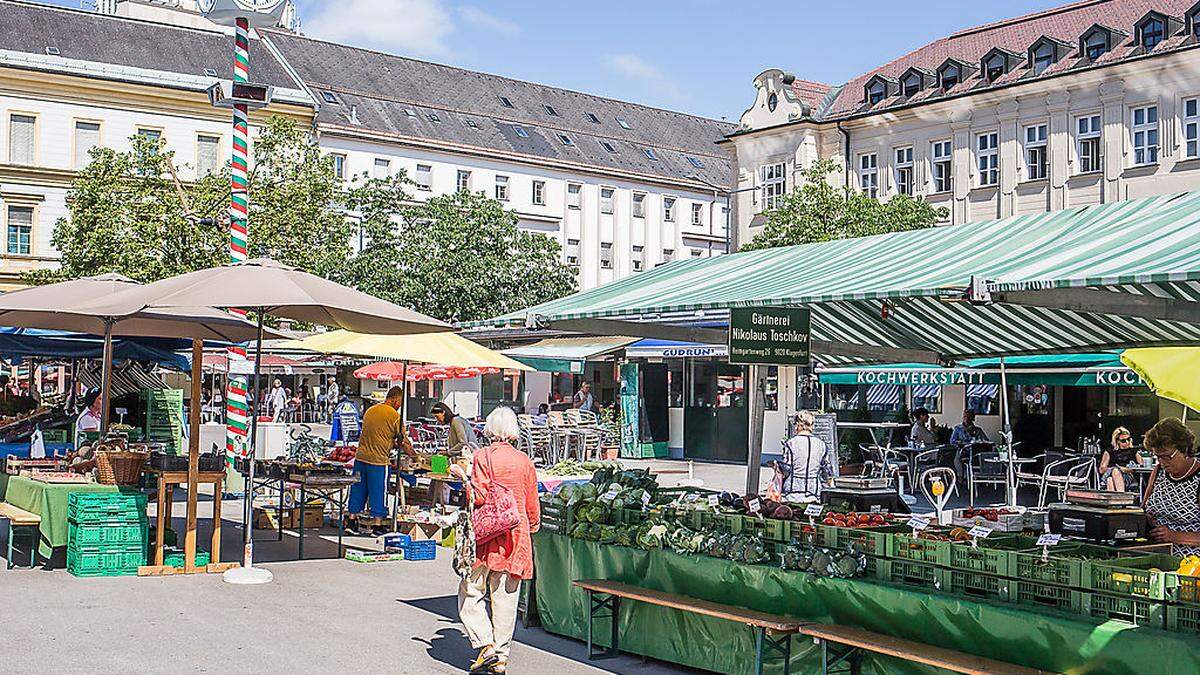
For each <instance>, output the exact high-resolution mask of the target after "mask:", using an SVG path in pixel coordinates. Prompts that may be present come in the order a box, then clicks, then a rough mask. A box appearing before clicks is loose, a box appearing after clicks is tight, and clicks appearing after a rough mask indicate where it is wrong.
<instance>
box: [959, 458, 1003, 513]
mask: <svg viewBox="0 0 1200 675" xmlns="http://www.w3.org/2000/svg"><path fill="white" fill-rule="evenodd" d="M994 459H1000V453H999V452H995V451H986V452H976V453H974V454H973V456H972V457H971V461H970V463H968V464H967V487H968V490H969V499H970V505H971V507H972V508H973V507H974V506H975V493H976V491H977V490H976V486H977V485H999V486H1006V485H1008V476H1007V475H1006V472H1007V471H1008V466H1007V465H1005V464H1004V463H1002V462H993V461H989V460H994Z"/></svg>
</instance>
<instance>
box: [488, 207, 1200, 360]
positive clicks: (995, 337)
mask: <svg viewBox="0 0 1200 675" xmlns="http://www.w3.org/2000/svg"><path fill="white" fill-rule="evenodd" d="M972 277H977V278H981V279H986V280H989V281H991V282H994V283H993V284H992V285H991V288H992V290H993V292H996V293H999V292H1006V291H1007V292H1009V293H1010V294H1011V293H1012V292H1014V291H1030V290H1032V291H1040V290H1044V289H1069V288H1094V289H1103V290H1108V291H1114V292H1116V293H1124V294H1133V295H1137V296H1153V297H1157V298H1173V299H1180V300H1186V301H1197V300H1200V193H1183V194H1176V195H1167V196H1160V197H1151V198H1146V199H1137V200H1130V201H1124V202H1114V203H1111V204H1103V205H1099V206H1090V207H1080V208H1073V209H1067V210H1064V211H1058V212H1051V213H1043V214H1035V215H1024V216H1015V217H1011V218H1004V219H1000V220H993V221H986V222H980V223H966V224H963V225H956V226H949V227H938V228H932V229H928V230H920V231H915V232H901V233H894V234H887V235H880V236H874V237H864V238H860V239H846V240H839V241H832V242H824V243H818V244H806V245H801V246H791V247H783V248H775V249H769V250H764V251H752V252H746V253H735V254H732V255H724V256H717V257H713V258H697V259H687V260H680V261H677V262H673V263H670V264H667V265H663V266H660V267H657V268H655V269H653V270H651V271H648V272H645V273H642V274H636V275H633V276H630V277H627V278H625V279H621V280H618V281H615V282H612V283H610V284H606V285H604V286H600V287H598V288H594V289H591V290H588V291H584V292H581V293H577V294H574V295H571V296H568V297H565V298H561V299H559V300H554V301H551V302H547V303H543V304H541V305H537V306H535V307H531V308H529V309H526V310H523V311H520V312H514V313H512V314H508V315H505V316H501V317H497V318H495V319H491V320H488V321H484V322H477V323H474V324H468V325H474V326H485V325H486V326H509V325H517V324H521V325H524V324H525V322H526V318H527V317H529V316H531V315H532V316H534V317H536V318H537V319H539V320H541V321H546V322H553V321H556V320H558V321H562V320H570V319H620V320H628V321H655V322H658V323H675V324H688V325H695V324H707V325H714V324H715V325H723V324H724V322H726V321H727V313H728V309H729V308H731V307H746V306H807V307H810V308H811V309H812V335H813V339H814V340H828V341H834V342H842V343H850V344H857V345H870V346H879V347H888V348H915V349H926V350H930V351H934V352H937V353H938V354H940V355H943V356H944V357H945V358H948V359H959V358H971V357H985V356H994V355H1013V354H1035V353H1046V352H1078V351H1100V350H1104V349H1117V348H1123V347H1128V346H1133V345H1141V346H1161V345H1171V344H1200V326H1197V325H1194V324H1191V323H1186V322H1182V321H1167V320H1151V319H1147V318H1138V317H1131V316H1126V315H1118V314H1105V313H1098V312H1094V311H1087V309H1086V308H1083V309H1076V310H1069V309H1048V308H1045V307H1037V306H1031V305H1029V304H1003V303H993V304H987V305H974V304H970V303H967V302H964V301H962V298H963V293H964V289H965V288H966V287H967V286H968V285H969V284H970V282H971V279H972ZM884 301H887V303H888V304H889V305H891V307H890V311H889V316H888V317H887V318H886V319H885V318H882V316H881V314H882V306H883V304H884Z"/></svg>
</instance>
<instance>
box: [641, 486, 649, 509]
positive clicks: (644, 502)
mask: <svg viewBox="0 0 1200 675" xmlns="http://www.w3.org/2000/svg"><path fill="white" fill-rule="evenodd" d="M649 503H650V493H649V492H646V491H645V490H642V506H646V505H648V504H649Z"/></svg>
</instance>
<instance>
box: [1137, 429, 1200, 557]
mask: <svg viewBox="0 0 1200 675" xmlns="http://www.w3.org/2000/svg"><path fill="white" fill-rule="evenodd" d="M1144 443H1145V446H1146V449H1147V450H1150V451H1151V452H1153V453H1154V458H1155V460H1157V466H1155V467H1154V470H1153V471H1151V472H1150V483H1149V485H1148V486H1147V487H1146V498H1145V500H1144V501H1143V503H1142V508H1144V509H1145V510H1146V517H1147V519H1149V521H1150V527H1151V530H1150V539H1152V540H1153V541H1155V542H1158V543H1168V544H1171V555H1175V556H1188V555H1200V459H1197V458H1196V436H1195V434H1193V433H1192V431H1191V430H1190V429H1188V428H1187V427H1186V426H1184V424H1183V422H1181V421H1179V419H1178V418H1175V417H1166V418H1163V419H1161V420H1159V422H1158V424H1155V425H1154V426H1153V427H1151V428H1150V431H1147V432H1146V436H1145V440H1144Z"/></svg>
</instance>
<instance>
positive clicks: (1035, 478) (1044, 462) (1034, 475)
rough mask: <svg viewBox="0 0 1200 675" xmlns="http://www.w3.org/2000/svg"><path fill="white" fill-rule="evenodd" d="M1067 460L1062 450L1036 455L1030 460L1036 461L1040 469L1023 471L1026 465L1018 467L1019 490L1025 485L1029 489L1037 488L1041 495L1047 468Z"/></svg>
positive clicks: (1047, 451) (1052, 450)
mask: <svg viewBox="0 0 1200 675" xmlns="http://www.w3.org/2000/svg"><path fill="white" fill-rule="evenodd" d="M1014 445H1015V444H1014ZM1066 458H1067V456H1066V454H1065V453H1063V452H1062V451H1061V450H1055V449H1053V448H1051V449H1047V450H1045V451H1043V452H1042V453H1041V454H1038V455H1034V456H1033V457H1031V458H1030V459H1032V460H1035V461H1036V462H1037V466H1038V467H1040V468H1035V469H1033V470H1025V469H1022V468H1021V466H1026V465H1024V464H1023V465H1020V466H1018V467H1017V471H1016V483H1017V485H1016V487H1017V490H1020V489H1021V486H1022V485H1025V486H1027V487H1036V488H1037V489H1038V492H1039V493H1040V492H1041V490H1042V479H1043V478H1044V477H1045V475H1046V471H1045V470H1046V467H1048V466H1050V465H1051V464H1055V463H1057V462H1061V461H1062V460H1064V459H1066Z"/></svg>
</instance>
